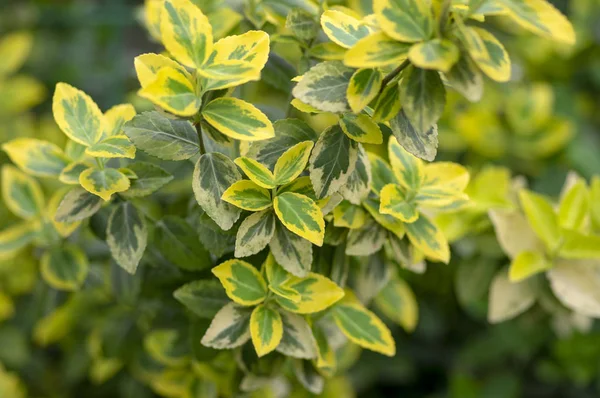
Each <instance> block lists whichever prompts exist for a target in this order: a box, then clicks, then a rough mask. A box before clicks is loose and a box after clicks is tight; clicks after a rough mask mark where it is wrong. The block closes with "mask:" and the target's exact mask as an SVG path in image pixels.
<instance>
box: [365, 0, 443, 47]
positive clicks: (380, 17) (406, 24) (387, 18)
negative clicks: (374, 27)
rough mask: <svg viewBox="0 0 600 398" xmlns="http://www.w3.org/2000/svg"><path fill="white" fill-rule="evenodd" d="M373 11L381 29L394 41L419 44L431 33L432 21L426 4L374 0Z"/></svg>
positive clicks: (407, 1)
mask: <svg viewBox="0 0 600 398" xmlns="http://www.w3.org/2000/svg"><path fill="white" fill-rule="evenodd" d="M373 11H374V12H375V16H376V17H377V22H379V25H380V26H381V29H382V30H383V31H384V32H385V33H386V34H387V35H388V36H390V37H393V38H394V39H396V40H399V41H404V42H419V41H423V40H427V39H429V38H430V37H431V35H432V33H433V27H434V19H433V14H432V11H431V5H430V4H429V3H428V2H423V1H419V0H374V2H373Z"/></svg>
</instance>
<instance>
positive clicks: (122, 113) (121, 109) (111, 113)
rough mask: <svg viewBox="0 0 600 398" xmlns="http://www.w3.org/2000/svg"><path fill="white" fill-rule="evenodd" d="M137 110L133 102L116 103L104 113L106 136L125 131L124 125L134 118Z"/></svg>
mask: <svg viewBox="0 0 600 398" xmlns="http://www.w3.org/2000/svg"><path fill="white" fill-rule="evenodd" d="M135 114H136V112H135V108H134V107H133V105H131V104H121V105H115V106H113V107H112V108H110V109H109V110H107V111H106V112H105V113H104V119H105V126H104V127H105V128H106V130H105V131H104V136H105V137H111V136H113V135H118V134H121V133H122V132H123V125H124V124H125V123H126V122H128V121H130V120H131V119H133V118H134V116H135Z"/></svg>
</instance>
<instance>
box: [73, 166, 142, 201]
mask: <svg viewBox="0 0 600 398" xmlns="http://www.w3.org/2000/svg"><path fill="white" fill-rule="evenodd" d="M79 184H81V186H82V187H83V188H84V189H85V190H86V191H88V192H90V193H93V194H94V195H98V196H99V197H101V198H102V199H104V200H105V201H108V200H110V198H111V197H112V195H113V194H114V193H117V192H123V191H126V190H127V189H129V185H130V182H129V178H127V176H125V174H123V173H122V172H121V171H119V170H117V169H113V168H105V169H97V168H95V167H90V168H89V169H87V170H84V171H83V172H82V173H81V174H80V175H79Z"/></svg>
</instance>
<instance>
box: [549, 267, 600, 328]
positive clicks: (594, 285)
mask: <svg viewBox="0 0 600 398" xmlns="http://www.w3.org/2000/svg"><path fill="white" fill-rule="evenodd" d="M547 275H548V279H549V280H550V287H551V288H552V291H553V292H554V295H555V296H556V298H558V299H559V300H560V302H561V303H563V304H564V305H565V306H566V307H567V308H569V309H571V310H573V311H575V312H576V313H578V314H581V315H584V316H589V317H594V318H597V317H599V316H600V264H599V263H598V261H597V260H558V261H556V262H555V264H554V267H552V269H550V270H549V271H548V272H547Z"/></svg>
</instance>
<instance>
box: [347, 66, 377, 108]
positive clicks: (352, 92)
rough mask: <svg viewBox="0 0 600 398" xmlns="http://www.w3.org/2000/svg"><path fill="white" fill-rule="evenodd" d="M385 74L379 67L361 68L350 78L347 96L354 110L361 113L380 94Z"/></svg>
mask: <svg viewBox="0 0 600 398" xmlns="http://www.w3.org/2000/svg"><path fill="white" fill-rule="evenodd" d="M382 80H383V74H382V73H381V71H380V70H379V69H359V70H357V71H356V72H354V74H353V75H352V77H351V78H350V83H349V84H348V89H347V90H346V96H347V97H348V104H349V105H350V108H351V109H352V112H354V113H359V112H360V111H362V110H363V109H364V108H365V107H366V106H367V105H369V103H370V102H371V101H373V100H374V99H375V97H377V94H379V89H380V88H381V81H382Z"/></svg>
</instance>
